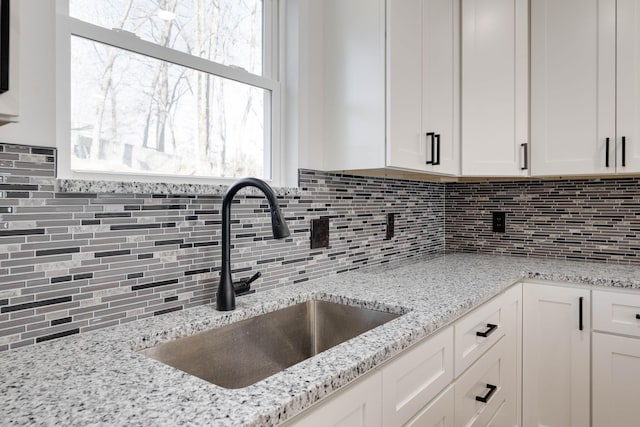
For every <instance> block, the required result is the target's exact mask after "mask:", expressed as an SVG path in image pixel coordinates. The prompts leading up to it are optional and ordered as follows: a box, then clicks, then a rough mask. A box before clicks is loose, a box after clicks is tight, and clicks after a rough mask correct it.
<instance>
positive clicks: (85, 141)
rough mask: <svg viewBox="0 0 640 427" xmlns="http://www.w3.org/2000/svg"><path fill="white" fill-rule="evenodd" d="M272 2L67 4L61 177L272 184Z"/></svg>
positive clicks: (73, 0) (90, 0) (275, 87)
mask: <svg viewBox="0 0 640 427" xmlns="http://www.w3.org/2000/svg"><path fill="white" fill-rule="evenodd" d="M274 1H275V0H68V15H67V14H66V13H65V14H64V16H61V18H60V19H61V20H64V25H63V27H64V28H65V30H64V38H65V40H66V41H65V43H68V46H69V49H70V50H69V55H68V61H69V76H70V79H69V81H70V85H69V92H70V96H69V98H68V99H69V112H70V113H69V122H70V123H69V125H70V131H69V135H68V138H69V140H70V148H69V153H68V157H69V169H70V171H71V176H72V177H85V175H86V174H93V176H95V174H100V175H104V174H125V175H138V176H145V175H146V176H157V175H162V176H166V177H193V178H223V179H224V178H229V179H233V178H238V177H241V176H256V177H259V178H263V179H271V178H272V170H273V168H274V160H275V159H273V156H272V153H273V152H274V149H275V148H276V145H277V142H278V141H277V139H278V138H277V130H278V129H277V126H275V125H274V124H277V123H278V120H277V116H278V114H277V112H278V109H279V98H280V94H279V84H278V82H277V80H276V72H275V65H276V64H277V61H276V60H275V58H276V50H277V49H276V46H275V43H274V40H276V39H277V37H275V36H274V34H276V27H277V25H276V22H275V21H276V20H275V16H276V13H275V7H274V4H273V3H274ZM275 151H277V150H275ZM63 152H64V150H61V154H62V153H63Z"/></svg>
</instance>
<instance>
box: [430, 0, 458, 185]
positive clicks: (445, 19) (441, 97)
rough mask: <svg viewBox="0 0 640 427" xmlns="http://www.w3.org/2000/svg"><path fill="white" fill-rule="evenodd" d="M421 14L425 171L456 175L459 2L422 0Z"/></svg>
mask: <svg viewBox="0 0 640 427" xmlns="http://www.w3.org/2000/svg"><path fill="white" fill-rule="evenodd" d="M422 13H423V18H422V134H423V136H424V137H426V138H427V157H428V159H429V161H430V162H431V164H429V165H427V170H428V171H432V172H434V173H444V174H453V175H456V174H458V173H460V36H459V31H460V3H459V1H457V0H454V1H452V0H423V9H422ZM427 134H429V136H427ZM431 134H432V135H433V136H431ZM436 139H437V142H438V145H437V146H436ZM432 143H433V144H434V152H433V153H431V144H432ZM436 150H437V151H436ZM434 160H435V163H438V164H433V162H434Z"/></svg>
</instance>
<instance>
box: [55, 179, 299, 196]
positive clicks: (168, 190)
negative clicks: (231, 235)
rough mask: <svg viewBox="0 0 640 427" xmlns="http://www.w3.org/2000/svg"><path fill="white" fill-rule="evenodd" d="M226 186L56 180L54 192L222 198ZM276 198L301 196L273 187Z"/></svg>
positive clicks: (295, 191) (247, 191)
mask: <svg viewBox="0 0 640 427" xmlns="http://www.w3.org/2000/svg"><path fill="white" fill-rule="evenodd" d="M227 187H228V186H227V185H208V184H173V183H161V182H120V181H89V180H80V179H58V180H56V191H57V192H59V193H92V194H105V193H107V194H164V195H207V196H222V195H224V192H225V191H226V190H227ZM273 191H274V192H275V193H276V195H277V196H296V195H300V194H302V190H301V189H300V188H293V187H273ZM242 194H245V195H262V193H261V192H260V191H259V190H257V189H255V188H245V189H243V190H242Z"/></svg>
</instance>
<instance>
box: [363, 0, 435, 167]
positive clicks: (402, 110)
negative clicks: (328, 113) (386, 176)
mask: <svg viewBox="0 0 640 427" xmlns="http://www.w3.org/2000/svg"><path fill="white" fill-rule="evenodd" d="M422 1H423V0H389V1H387V166H391V167H396V168H403V169H414V170H426V168H427V160H428V159H427V141H426V136H425V135H424V134H423V133H422ZM351 114H354V112H351ZM356 114H357V113H356Z"/></svg>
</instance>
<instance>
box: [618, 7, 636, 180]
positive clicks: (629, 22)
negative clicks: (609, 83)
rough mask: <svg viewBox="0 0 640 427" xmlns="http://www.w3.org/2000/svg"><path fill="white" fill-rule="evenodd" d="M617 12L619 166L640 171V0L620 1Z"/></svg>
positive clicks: (626, 169)
mask: <svg viewBox="0 0 640 427" xmlns="http://www.w3.org/2000/svg"><path fill="white" fill-rule="evenodd" d="M617 11H618V16H617V32H618V39H617V43H618V45H617V61H618V67H617V77H618V79H617V90H618V93H617V103H618V108H617V117H616V118H617V134H618V135H617V139H616V146H617V159H616V167H617V170H618V171H619V172H627V173H628V172H640V1H639V0H618V1H617ZM622 138H624V153H623V140H622ZM623 154H624V156H623ZM623 160H624V161H623Z"/></svg>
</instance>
